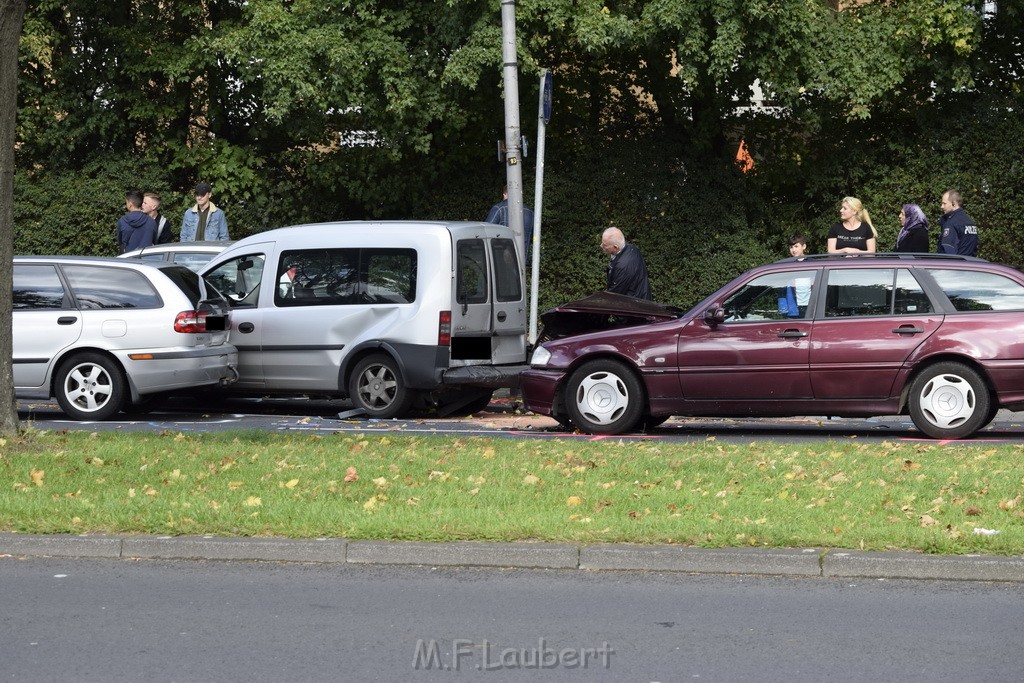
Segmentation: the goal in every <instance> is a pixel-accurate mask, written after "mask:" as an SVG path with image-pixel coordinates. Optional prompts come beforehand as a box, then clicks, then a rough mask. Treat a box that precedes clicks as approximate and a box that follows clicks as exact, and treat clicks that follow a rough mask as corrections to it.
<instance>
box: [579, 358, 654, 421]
mask: <svg viewBox="0 0 1024 683" xmlns="http://www.w3.org/2000/svg"><path fill="white" fill-rule="evenodd" d="M565 407H566V410H567V411H568V413H569V418H570V419H571V420H572V422H573V424H574V425H576V427H577V428H579V429H580V430H582V431H584V432H588V433H590V434H622V433H624V432H628V431H630V430H632V429H633V428H634V427H635V426H636V424H637V421H638V420H639V419H640V416H641V415H643V414H644V412H645V411H646V409H647V406H646V400H645V398H644V390H643V386H642V385H641V383H640V378H639V377H637V375H636V373H635V372H633V371H632V370H631V369H630V368H629V367H627V366H626V365H624V364H623V363H620V362H618V361H614V360H595V361H590V362H589V363H585V364H583V365H582V366H580V368H579V369H578V370H576V371H575V372H574V373H572V375H570V377H569V381H568V382H566V385H565Z"/></svg>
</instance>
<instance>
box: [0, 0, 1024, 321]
mask: <svg viewBox="0 0 1024 683" xmlns="http://www.w3.org/2000/svg"><path fill="white" fill-rule="evenodd" d="M833 4H834V3H829V2H825V0H786V1H785V2H775V1H772V0H716V2H704V1H701V0H621V1H619V2H578V1H577V0H519V2H518V3H517V6H516V13H517V28H518V42H519V62H520V74H521V80H520V90H521V98H520V99H521V102H523V103H524V105H523V107H522V116H523V122H524V125H523V131H524V133H525V134H527V135H532V134H533V130H534V129H533V126H532V123H531V120H532V117H531V115H530V112H531V111H532V106H531V104H530V103H532V102H535V101H536V97H537V82H536V78H535V76H536V75H537V74H538V72H539V69H540V68H541V67H549V68H551V69H552V70H553V72H554V74H555V85H556V88H555V89H556V92H555V112H554V118H553V119H552V122H551V124H550V125H549V126H548V129H547V134H548V139H547V147H548V150H547V160H548V171H547V173H546V180H547V190H546V196H545V201H544V216H542V220H543V221H544V225H545V227H546V231H545V237H544V240H545V242H544V244H545V249H546V250H547V253H548V254H549V255H550V257H552V260H551V261H550V262H553V263H557V264H558V266H557V268H553V269H551V271H550V272H546V273H544V278H543V280H542V288H543V290H542V300H544V301H547V302H549V303H557V300H558V299H560V298H561V299H563V300H564V298H566V297H572V296H575V295H579V294H582V293H586V290H587V289H594V288H597V287H599V286H600V284H601V274H602V273H603V260H602V257H601V254H600V252H599V251H597V249H596V248H595V249H593V250H581V249H580V248H579V245H580V244H588V243H592V241H593V239H594V236H595V235H597V234H598V233H599V232H600V230H601V229H602V228H604V227H607V226H608V225H609V224H612V223H615V224H618V225H619V226H620V227H622V228H623V229H624V230H625V231H626V234H627V236H628V237H630V238H631V239H634V238H635V239H636V241H637V242H638V244H641V246H642V247H643V248H644V250H645V251H646V252H647V253H648V254H649V258H650V259H651V260H653V261H655V266H656V267H654V268H652V270H653V271H656V275H655V278H656V281H657V282H656V290H657V291H658V292H661V293H664V296H665V298H666V300H669V301H672V302H673V303H679V304H685V303H688V302H691V301H692V300H693V299H694V298H695V297H697V296H699V293H701V292H704V291H706V290H707V289H708V288H709V286H711V285H712V284H715V285H717V284H720V283H721V281H722V279H723V278H726V277H727V276H728V275H729V274H731V273H733V272H734V271H735V269H736V268H739V267H745V266H746V265H750V264H752V263H753V262H757V261H759V260H763V259H765V258H771V257H772V254H774V253H779V254H780V255H782V254H784V253H785V252H784V250H782V248H781V247H782V244H783V242H784V240H785V237H786V236H788V234H790V233H791V232H795V231H797V230H802V231H811V232H812V233H813V234H818V233H820V232H821V230H822V227H821V226H822V225H827V223H828V222H831V220H833V217H834V210H833V205H834V203H835V201H836V200H837V199H838V197H841V196H843V195H846V194H853V195H860V196H862V197H863V198H864V199H865V200H866V201H867V202H868V204H869V206H871V207H876V206H879V205H881V204H885V205H886V208H884V209H882V210H881V214H880V215H884V216H886V217H888V216H889V215H890V214H891V213H892V211H891V210H890V207H888V204H889V203H890V202H893V201H896V202H899V203H902V201H908V200H909V199H903V198H904V197H909V198H913V199H918V200H919V201H921V202H927V201H931V199H930V198H932V197H934V196H935V194H936V193H941V191H942V190H943V189H946V186H947V185H949V186H958V187H962V188H966V189H968V194H970V190H969V187H973V186H974V185H975V184H977V187H979V188H986V187H987V188H988V190H987V193H986V191H985V190H983V189H981V190H979V192H980V193H981V194H980V195H979V196H978V198H977V199H978V202H977V203H978V210H979V212H981V214H982V215H975V218H976V219H978V220H979V222H981V224H982V225H983V226H986V225H989V224H991V223H995V222H999V223H1000V224H1007V225H1009V224H1013V223H1012V221H1011V222H1010V223H1006V221H1004V220H1003V219H1002V216H998V217H997V216H988V215H987V213H988V211H989V209H988V208H984V207H987V206H991V207H993V210H995V207H996V206H998V207H999V209H998V210H999V211H1002V210H1003V207H1004V206H1006V205H1007V203H1006V201H1005V197H1006V195H1005V194H1004V193H1011V194H1012V192H1014V186H1013V184H1012V182H1009V181H1004V180H1003V178H1006V177H1009V176H1008V174H1007V173H1001V172H999V171H998V169H996V168H995V166H993V165H995V164H998V163H999V161H998V154H999V152H998V150H997V147H998V146H997V145H994V144H991V142H992V139H994V137H995V136H994V135H992V134H991V133H992V131H993V130H1000V131H1006V132H1007V133H1013V134H1014V135H1016V134H1017V126H1016V124H1015V122H1014V120H1013V117H1012V116H1009V115H1007V116H1001V115H998V112H999V111H1004V112H1010V111H1020V105H1021V102H1020V98H1021V95H1020V78H1021V74H1022V73H1024V68H1022V65H1021V43H1020V35H1021V34H1022V31H1021V12H1020V10H1019V9H1017V8H1016V6H1011V5H1010V4H1009V3H999V10H998V12H996V13H994V14H991V15H985V14H984V13H983V8H984V7H985V3H982V2H981V1H980V0H971V1H970V2H963V0H913V1H911V0H890V1H889V2H868V3H849V5H850V6H849V7H847V8H845V9H843V10H842V11H837V10H835V9H833ZM21 55H22V56H21V83H20V86H19V88H20V90H19V95H20V108H19V111H18V115H19V138H18V142H19V147H18V163H19V169H20V172H19V178H18V189H17V191H18V197H19V210H18V216H19V219H18V220H19V223H18V224H19V231H18V240H19V242H18V244H19V246H20V247H21V248H22V249H25V250H33V251H37V250H54V251H86V252H91V253H108V251H109V248H110V244H111V242H110V239H109V234H110V231H111V230H112V228H110V226H112V225H113V221H114V219H115V218H116V216H117V215H118V214H119V213H120V210H121V209H120V207H121V197H122V196H123V187H122V186H121V185H122V184H123V183H133V184H144V185H146V186H147V189H149V188H157V189H158V191H160V192H161V194H163V195H164V196H165V200H164V207H165V209H167V213H169V214H171V218H172V220H177V219H178V218H180V212H181V211H182V210H183V209H184V208H185V206H186V205H187V204H188V203H189V202H190V201H191V197H190V194H189V190H190V189H191V187H192V186H193V185H194V183H195V181H197V180H199V179H203V180H207V181H209V182H212V183H213V185H214V188H215V200H216V201H217V203H218V205H220V206H222V207H224V208H225V210H226V211H227V213H228V217H229V221H230V224H231V230H232V236H233V237H240V236H244V235H246V234H251V233H254V232H258V231H260V230H264V229H267V228H269V227H274V226H277V225H282V224H287V223H295V222H300V221H316V220H331V219H347V218H364V217H393V218H402V217H410V218H412V217H431V218H470V219H479V218H482V217H483V215H484V214H485V213H486V209H487V207H488V206H489V205H490V204H491V203H492V202H493V201H494V200H495V198H496V195H497V194H498V188H499V187H500V185H501V183H502V182H503V181H504V169H503V167H502V166H501V164H500V163H498V162H497V160H496V159H495V145H496V141H497V140H499V139H502V138H503V137H504V134H503V105H502V102H501V96H502V82H501V79H502V56H501V24H500V7H499V5H498V3H495V2H493V0H487V1H485V0H446V1H439V2H409V1H407V0H360V1H358V2H356V1H354V0H245V1H243V0H111V1H110V2H106V3H99V4H96V3H94V2H92V1H91V0H90V1H89V2H86V1H85V0H40V1H39V2H38V3H33V5H32V7H30V8H29V12H28V14H27V15H26V21H25V29H24V33H23V35H22V43H21ZM755 86H758V87H760V88H761V90H763V92H764V93H765V95H766V98H767V102H768V104H770V105H773V106H774V107H775V108H774V109H771V110H769V111H768V112H764V111H762V110H756V109H749V108H747V105H749V104H750V103H751V102H752V98H753V96H754V92H755ZM975 124H978V125H981V126H983V127H982V128H978V129H975V128H973V127H972V126H974V125H975ZM992 127H996V128H992ZM741 136H743V137H745V138H746V139H747V141H748V143H749V144H750V148H751V150H752V152H753V153H754V156H755V161H756V168H755V171H756V175H750V176H749V177H748V176H743V175H741V174H738V173H736V172H735V169H734V168H732V164H731V157H732V154H733V152H734V150H735V145H736V144H737V142H738V140H739V138H740V137H741ZM967 140H970V144H971V145H973V147H972V148H970V150H971V151H973V150H982V149H983V150H984V153H980V154H973V155H972V153H971V151H969V150H968V148H967V147H966V144H967V143H966V141H967ZM1019 140H1020V138H1019V137H1017V138H1009V137H1005V136H1004V143H1005V144H1006V145H1009V147H1008V148H1007V149H1004V151H1003V154H1004V156H1005V155H1008V156H1011V157H1013V158H1017V157H1018V156H1019V147H1020V145H1021V144H1022V143H1020V142H1019ZM960 141H963V142H962V143H961V142H960ZM525 161H526V162H527V164H528V165H529V164H530V161H531V159H530V158H527V159H526V160H525ZM1014 163H1016V162H1014ZM527 170H528V169H527ZM975 180H976V181H977V183H975ZM982 181H984V182H982ZM526 184H527V187H529V186H530V183H529V179H527V183H526ZM996 193H999V198H998V200H997V201H981V200H982V199H985V198H993V199H995V195H996ZM47 198H49V201H47ZM876 213H878V211H877V210H876ZM931 213H932V214H933V216H934V211H932V212H931ZM175 214H176V215H175ZM997 218H998V221H997ZM986 219H990V222H986ZM886 221H890V219H889V218H886ZM933 222H934V217H933ZM1013 225H1016V224H1013ZM883 230H884V231H891V230H892V225H891V222H889V223H886V224H885V225H884V226H883ZM883 242H884V239H883ZM1014 244H1015V243H1014ZM698 247H699V248H698ZM985 248H987V247H985V246H984V241H983V249H985ZM695 253H700V254H710V255H712V257H710V258H699V259H698V258H693V255H694V254H695ZM993 253H995V252H993ZM999 254H1000V255H999V258H1005V259H1006V260H1014V259H1016V260H1024V259H1020V258H1018V257H1017V256H1015V255H1013V254H1006V255H1005V256H1004V255H1003V252H1002V251H1000V252H999ZM545 263H548V261H546V262H545ZM660 297H661V294H659V298H660Z"/></svg>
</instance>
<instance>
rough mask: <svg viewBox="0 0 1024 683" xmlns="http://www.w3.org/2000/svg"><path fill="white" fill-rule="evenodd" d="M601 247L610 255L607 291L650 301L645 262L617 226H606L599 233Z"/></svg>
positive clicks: (649, 286)
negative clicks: (601, 232) (602, 231)
mask: <svg viewBox="0 0 1024 683" xmlns="http://www.w3.org/2000/svg"><path fill="white" fill-rule="evenodd" d="M601 249H603V250H604V252H605V253H606V254H609V255H610V256H611V257H612V260H611V262H610V263H609V264H608V287H607V290H608V291H609V292H613V293H615V294H625V295H626V296H632V297H636V298H637V299H647V300H648V301H652V300H653V299H654V297H652V296H651V285H650V282H648V280H647V262H646V261H644V257H643V254H641V253H640V250H639V249H637V248H636V247H634V246H633V245H632V244H629V243H628V242H626V237H625V236H624V235H623V234H622V231H621V230H619V229H618V228H608V229H607V230H605V231H604V233H603V234H602V235H601Z"/></svg>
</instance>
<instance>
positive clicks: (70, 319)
mask: <svg viewBox="0 0 1024 683" xmlns="http://www.w3.org/2000/svg"><path fill="white" fill-rule="evenodd" d="M77 322H78V318H76V317H75V316H73V315H62V316H61V317H59V318H57V324H58V325H74V324H75V323H77Z"/></svg>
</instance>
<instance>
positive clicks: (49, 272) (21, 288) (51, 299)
mask: <svg viewBox="0 0 1024 683" xmlns="http://www.w3.org/2000/svg"><path fill="white" fill-rule="evenodd" d="M11 298H12V304H13V307H14V310H16V311H20V310H27V309H33V308H63V307H64V285H63V284H62V283H61V281H60V276H58V275H57V269H56V268H55V267H54V266H48V265H42V264H40V265H34V264H33V265H22V264H19V265H16V266H14V289H13V292H12V297H11Z"/></svg>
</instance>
